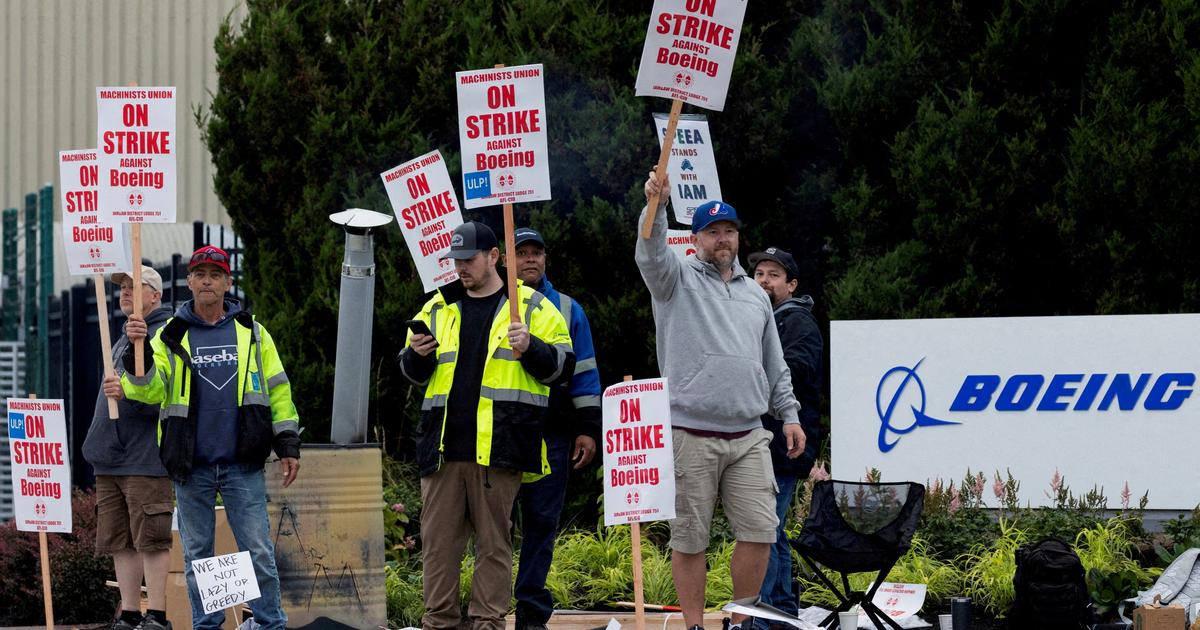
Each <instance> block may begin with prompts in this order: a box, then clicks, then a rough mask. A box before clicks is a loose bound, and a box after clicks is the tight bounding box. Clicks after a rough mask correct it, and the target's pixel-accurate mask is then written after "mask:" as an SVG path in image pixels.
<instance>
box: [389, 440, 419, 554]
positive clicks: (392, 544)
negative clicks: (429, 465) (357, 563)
mask: <svg viewBox="0 0 1200 630" xmlns="http://www.w3.org/2000/svg"><path fill="white" fill-rule="evenodd" d="M383 501H384V508H383V532H384V534H383V535H384V541H383V542H384V554H385V557H386V558H387V560H388V561H390V562H397V563H401V564H407V563H411V562H412V561H413V558H414V554H415V553H416V551H417V548H418V545H419V542H420V520H419V519H418V518H417V516H416V515H417V514H419V513H420V511H421V482H420V476H419V475H418V474H417V467H416V465H415V464H412V463H410V462H402V461H400V460H397V459H393V458H392V457H389V456H388V455H386V454H385V455H384V457H383Z"/></svg>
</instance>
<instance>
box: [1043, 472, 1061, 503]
mask: <svg viewBox="0 0 1200 630" xmlns="http://www.w3.org/2000/svg"><path fill="white" fill-rule="evenodd" d="M1062 485H1063V478H1062V473H1060V472H1058V469H1057V468H1055V469H1054V476H1053V477H1051V478H1050V492H1047V493H1046V497H1047V498H1049V499H1055V498H1056V497H1058V491H1059V490H1062Z"/></svg>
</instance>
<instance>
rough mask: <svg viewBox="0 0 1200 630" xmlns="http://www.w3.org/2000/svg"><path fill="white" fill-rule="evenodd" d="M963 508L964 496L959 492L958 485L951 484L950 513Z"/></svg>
mask: <svg viewBox="0 0 1200 630" xmlns="http://www.w3.org/2000/svg"><path fill="white" fill-rule="evenodd" d="M960 508H962V497H961V496H960V495H959V494H958V486H950V514H951V515H953V514H954V513H955V512H957V511H958V510H959V509H960Z"/></svg>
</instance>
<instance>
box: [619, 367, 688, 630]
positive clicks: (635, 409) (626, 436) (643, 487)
mask: <svg viewBox="0 0 1200 630" xmlns="http://www.w3.org/2000/svg"><path fill="white" fill-rule="evenodd" d="M601 398H602V404H601V410H602V412H603V413H602V415H603V422H602V425H601V426H602V429H603V435H604V440H603V447H604V452H603V465H604V525H605V526H606V527H613V526H618V525H625V524H628V525H630V541H631V545H632V551H633V585H634V610H635V619H636V620H637V627H638V628H643V629H644V628H645V625H646V619H645V612H646V604H645V599H644V595H643V587H642V582H643V575H642V573H643V570H642V530H641V524H642V522H646V521H660V520H670V519H672V518H675V460H674V457H673V455H672V453H673V452H674V451H673V445H672V441H671V406H670V398H669V392H668V390H667V381H666V379H663V378H654V379H646V380H640V381H634V380H633V377H631V376H626V377H625V380H624V382H622V383H618V384H615V385H611V386H609V387H607V388H605V390H604V394H603V395H602V397H601Z"/></svg>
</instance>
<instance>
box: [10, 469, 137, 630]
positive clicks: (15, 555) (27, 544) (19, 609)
mask: <svg viewBox="0 0 1200 630" xmlns="http://www.w3.org/2000/svg"><path fill="white" fill-rule="evenodd" d="M71 511H72V528H71V533H70V534H49V535H47V539H48V540H47V547H48V549H49V554H50V567H51V574H50V584H51V589H52V592H53V594H54V617H55V620H56V621H57V622H59V623H92V622H96V621H101V620H105V619H108V618H109V616H110V615H111V614H112V612H113V611H115V610H116V607H117V601H118V600H119V599H120V595H119V594H118V593H117V591H116V589H111V588H108V587H107V586H105V584H104V583H105V581H106V580H110V579H113V575H114V574H113V565H112V558H110V557H107V556H102V557H99V558H97V557H95V555H94V553H95V543H96V496H95V494H94V493H92V492H83V491H76V492H75V493H74V494H73V495H72V497H71ZM39 555H40V552H39V550H38V536H37V534H35V533H31V532H22V531H18V530H17V526H16V522H15V521H9V522H7V523H5V524H4V525H2V526H0V625H7V626H16V625H30V624H35V623H41V622H43V621H44V617H43V612H42V582H41V567H40V560H39Z"/></svg>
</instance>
